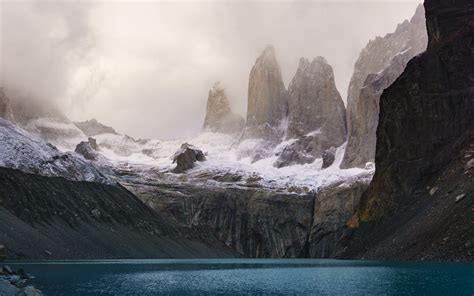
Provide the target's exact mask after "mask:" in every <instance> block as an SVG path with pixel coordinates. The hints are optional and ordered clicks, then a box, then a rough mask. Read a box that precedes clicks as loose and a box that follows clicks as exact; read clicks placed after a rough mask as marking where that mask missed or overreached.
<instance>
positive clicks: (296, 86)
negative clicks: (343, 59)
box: [287, 57, 346, 148]
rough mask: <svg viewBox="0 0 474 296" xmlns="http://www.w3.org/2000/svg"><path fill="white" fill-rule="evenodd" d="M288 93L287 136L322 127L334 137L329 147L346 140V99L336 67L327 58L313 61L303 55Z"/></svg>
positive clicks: (297, 136) (290, 136)
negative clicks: (334, 70)
mask: <svg viewBox="0 0 474 296" xmlns="http://www.w3.org/2000/svg"><path fill="white" fill-rule="evenodd" d="M288 94H289V95H288V134H287V138H299V137H302V136H304V135H306V134H308V133H310V132H313V131H315V130H320V132H321V133H323V132H324V133H325V134H326V136H328V137H330V138H332V140H331V141H329V142H331V143H330V144H329V147H331V146H335V147H338V146H340V145H341V144H342V143H344V142H345V140H346V119H345V117H346V112H345V108H344V102H343V101H342V98H341V95H340V94H339V92H338V91H337V89H336V83H335V81H334V72H333V69H332V67H331V66H330V65H329V64H328V63H327V61H326V59H325V58H323V57H317V58H315V59H313V61H312V62H309V60H307V59H305V58H301V59H300V63H299V66H298V69H297V71H296V74H295V76H294V77H293V80H292V81H291V83H290V86H289V89H288ZM323 129H324V131H323ZM329 147H327V148H329Z"/></svg>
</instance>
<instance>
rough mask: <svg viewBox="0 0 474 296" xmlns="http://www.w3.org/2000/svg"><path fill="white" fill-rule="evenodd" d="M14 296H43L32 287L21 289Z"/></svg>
mask: <svg viewBox="0 0 474 296" xmlns="http://www.w3.org/2000/svg"><path fill="white" fill-rule="evenodd" d="M15 296H43V293H42V292H41V291H40V290H38V289H36V288H35V287H33V286H27V287H24V288H23V289H21V290H20V292H18V293H17V294H15Z"/></svg>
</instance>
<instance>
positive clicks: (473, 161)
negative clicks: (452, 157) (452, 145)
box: [464, 158, 474, 170]
mask: <svg viewBox="0 0 474 296" xmlns="http://www.w3.org/2000/svg"><path fill="white" fill-rule="evenodd" d="M464 168H465V169H466V170H470V169H472V168H474V158H473V159H471V160H469V161H468V162H467V163H466V166H465V167H464Z"/></svg>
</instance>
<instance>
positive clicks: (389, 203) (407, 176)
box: [341, 0, 474, 261]
mask: <svg viewBox="0 0 474 296" xmlns="http://www.w3.org/2000/svg"><path fill="white" fill-rule="evenodd" d="M425 9H426V20H427V24H428V32H429V45H428V49H427V51H426V52H425V53H423V54H422V55H420V56H417V57H416V58H414V59H412V60H411V61H410V62H409V63H408V65H407V67H406V69H405V71H404V72H403V74H402V75H401V76H400V77H399V78H398V79H397V80H396V81H395V83H394V84H392V85H391V86H390V87H389V88H387V89H386V90H385V91H384V92H383V94H382V96H381V99H380V122H379V126H378V129H377V149H376V157H375V163H376V172H375V176H374V178H373V181H372V183H371V184H370V187H369V189H368V191H367V192H366V193H365V194H364V195H363V197H362V198H361V202H360V206H359V208H358V210H357V212H356V214H355V215H354V217H353V218H352V219H351V221H350V224H349V226H351V227H353V228H356V227H359V228H358V229H357V230H356V231H355V234H354V236H353V237H352V239H348V240H347V241H346V243H347V245H345V246H344V245H343V246H341V249H342V252H341V257H356V258H360V257H364V258H390V259H405V260H406V259H429V260H440V259H442V260H468V261H472V260H473V259H474V257H473V256H474V244H473V243H472V238H473V237H474V228H473V227H472V221H474V212H473V211H472V208H473V207H474V178H473V177H472V174H473V172H472V170H467V169H466V163H467V162H468V161H469V159H470V157H472V151H474V24H473V20H474V2H472V1H467V0H465V1H462V0H461V1H438V0H426V1H425ZM434 188H436V189H434ZM463 195H464V197H463V198H462V199H458V198H457V197H459V196H463ZM456 201H457V202H456Z"/></svg>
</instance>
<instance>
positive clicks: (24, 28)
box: [0, 0, 420, 139]
mask: <svg viewBox="0 0 474 296" xmlns="http://www.w3.org/2000/svg"><path fill="white" fill-rule="evenodd" d="M419 2H420V1H392V2H385V1H367V2H362V1H345V2H342V1H331V2H329V1H327V2H324V1H312V2H309V1H283V2H278V1H236V0H234V1H212V2H202V1H189V2H157V1H143V2H132V1H129V2H115V1H102V2H101V1H97V2H91V1H87V2H86V1H84V2H82V1H75V2H72V1H53V2H43V1H29V2H14V1H2V2H0V85H1V86H3V87H6V88H11V89H14V90H16V91H21V92H23V93H25V94H27V95H28V96H31V97H38V98H42V99H44V100H49V101H53V102H55V103H56V104H58V105H59V106H60V107H61V108H62V109H63V110H64V112H65V113H66V114H67V115H68V116H69V118H71V119H72V120H75V121H79V120H86V119H90V118H96V119H97V120H99V121H101V122H102V123H104V124H107V125H111V126H113V127H114V128H115V129H116V130H117V131H119V132H121V133H126V134H129V135H131V136H134V137H141V138H163V139H164V138H179V137H189V136H193V135H196V134H197V133H199V132H200V130H201V128H202V123H203V119H204V116H205V110H206V101H207V94H208V90H209V88H210V87H211V86H212V84H213V83H214V82H215V81H217V80H219V81H221V84H222V85H224V86H225V87H226V90H227V93H228V96H229V99H230V100H231V102H232V107H233V110H234V112H236V113H239V114H241V115H243V116H245V114H246V106H247V84H248V75H249V73H250V69H251V68H252V65H253V63H254V62H255V59H256V58H257V56H258V55H259V54H260V53H261V51H262V50H263V49H264V47H265V46H266V45H267V44H272V45H274V47H275V49H276V51H277V55H278V60H279V63H280V66H281V69H282V74H283V77H284V81H285V85H286V86H288V83H289V81H290V80H291V78H292V76H293V75H294V73H295V71H296V67H297V65H298V60H299V58H300V57H307V58H311V59H312V58H314V57H316V56H323V57H325V58H326V59H327V60H328V62H329V64H331V65H332V67H333V69H334V72H335V76H336V84H337V87H338V90H339V92H340V93H341V95H342V97H343V98H344V100H345V98H346V96H347V87H348V84H349V81H350V78H351V75H352V72H353V68H354V63H355V61H356V59H357V57H358V55H359V53H360V51H361V49H362V48H363V47H364V46H365V45H366V43H367V42H368V41H369V40H370V39H373V38H374V37H375V36H383V35H385V34H386V33H389V32H392V31H394V29H395V28H396V25H397V24H398V23H401V22H402V21H403V20H404V19H409V18H411V16H412V15H413V14H414V12H415V9H416V6H417V5H418V4H419Z"/></svg>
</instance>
